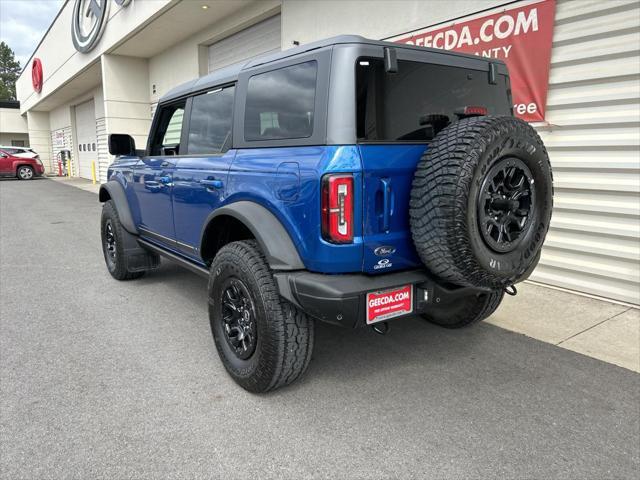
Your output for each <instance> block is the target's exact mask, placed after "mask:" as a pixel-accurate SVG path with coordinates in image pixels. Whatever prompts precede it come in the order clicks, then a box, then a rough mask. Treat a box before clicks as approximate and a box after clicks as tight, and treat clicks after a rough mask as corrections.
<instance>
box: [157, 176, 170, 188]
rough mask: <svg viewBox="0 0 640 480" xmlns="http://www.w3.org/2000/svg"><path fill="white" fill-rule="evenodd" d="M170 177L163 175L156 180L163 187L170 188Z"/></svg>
mask: <svg viewBox="0 0 640 480" xmlns="http://www.w3.org/2000/svg"><path fill="white" fill-rule="evenodd" d="M171 180H172V179H171V176H170V175H163V176H162V177H159V178H158V181H159V182H160V183H161V184H162V185H165V186H167V187H170V186H171Z"/></svg>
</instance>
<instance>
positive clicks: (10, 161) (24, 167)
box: [0, 147, 44, 180]
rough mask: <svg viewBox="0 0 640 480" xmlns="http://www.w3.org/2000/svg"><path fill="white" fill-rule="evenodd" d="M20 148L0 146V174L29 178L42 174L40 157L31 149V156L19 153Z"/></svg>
mask: <svg viewBox="0 0 640 480" xmlns="http://www.w3.org/2000/svg"><path fill="white" fill-rule="evenodd" d="M14 150H17V151H14ZM22 150H24V149H13V148H3V147H0V176H3V177H18V178H19V179H20V180H31V179H32V178H33V177H39V176H40V175H42V174H44V165H42V161H41V160H40V157H39V156H38V155H37V154H36V153H35V152H33V150H32V151H31V152H32V153H33V156H26V155H24V154H23V155H20V153H19V152H21V151H22Z"/></svg>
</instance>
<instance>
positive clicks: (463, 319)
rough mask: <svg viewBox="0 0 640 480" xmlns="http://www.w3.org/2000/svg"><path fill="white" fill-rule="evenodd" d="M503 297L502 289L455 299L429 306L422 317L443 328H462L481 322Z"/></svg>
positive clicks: (493, 310) (498, 304)
mask: <svg viewBox="0 0 640 480" xmlns="http://www.w3.org/2000/svg"><path fill="white" fill-rule="evenodd" d="M503 297H504V292H503V291H502V290H499V291H494V292H491V293H483V294H480V295H477V296H476V295H472V296H469V297H465V298H461V299H457V300H455V301H453V302H451V303H449V304H445V305H442V306H438V305H436V306H433V307H430V309H429V313H426V314H423V315H422V318H424V319H425V320H428V321H429V322H431V323H435V324H436V325H439V326H441V327H445V328H462V327H468V326H470V325H473V324H474V323H478V322H481V321H482V320H484V319H486V318H488V317H489V316H491V314H492V313H493V312H495V311H496V309H497V308H498V306H500V302H502V299H503Z"/></svg>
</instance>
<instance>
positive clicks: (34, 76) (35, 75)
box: [31, 58, 42, 93]
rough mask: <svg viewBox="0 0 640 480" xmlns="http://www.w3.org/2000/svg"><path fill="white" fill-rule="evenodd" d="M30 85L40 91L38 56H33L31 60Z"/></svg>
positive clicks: (40, 75)
mask: <svg viewBox="0 0 640 480" xmlns="http://www.w3.org/2000/svg"><path fill="white" fill-rule="evenodd" d="M31 85H33V89H34V90H35V91H36V92H38V93H40V92H41V91H42V62H41V61H40V59H39V58H34V59H33V62H31Z"/></svg>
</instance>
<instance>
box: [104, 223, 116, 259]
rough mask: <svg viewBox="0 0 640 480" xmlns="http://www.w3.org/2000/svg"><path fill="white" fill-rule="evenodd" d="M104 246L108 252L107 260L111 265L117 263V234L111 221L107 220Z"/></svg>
mask: <svg viewBox="0 0 640 480" xmlns="http://www.w3.org/2000/svg"><path fill="white" fill-rule="evenodd" d="M104 246H105V250H106V252H107V259H108V260H109V261H110V262H111V263H115V262H116V254H117V253H116V252H117V250H116V247H117V244H116V236H115V233H114V231H113V225H112V223H111V220H107V221H106V222H105V226H104Z"/></svg>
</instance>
